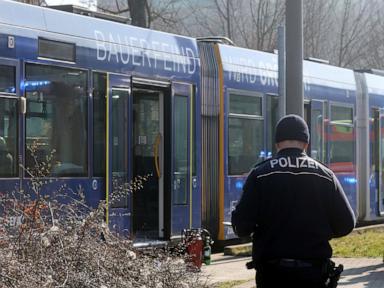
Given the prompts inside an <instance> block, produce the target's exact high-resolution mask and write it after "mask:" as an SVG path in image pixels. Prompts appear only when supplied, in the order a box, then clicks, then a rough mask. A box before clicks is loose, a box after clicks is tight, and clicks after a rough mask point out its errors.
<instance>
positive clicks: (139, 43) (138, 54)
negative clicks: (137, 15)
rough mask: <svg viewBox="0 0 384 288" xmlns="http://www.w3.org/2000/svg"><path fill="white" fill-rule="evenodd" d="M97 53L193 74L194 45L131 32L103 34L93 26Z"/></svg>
mask: <svg viewBox="0 0 384 288" xmlns="http://www.w3.org/2000/svg"><path fill="white" fill-rule="evenodd" d="M94 36H95V39H96V53H97V54H96V57H97V60H99V61H108V62H111V61H113V62H117V63H123V64H129V63H131V64H132V65H134V66H142V67H148V68H154V69H163V70H166V71H170V72H180V73H188V74H194V73H195V72H196V69H197V67H196V66H197V60H196V57H197V55H195V53H194V51H193V49H191V48H189V47H180V46H177V45H174V44H170V43H165V42H159V41H151V42H149V41H147V40H146V39H143V38H138V37H133V36H126V35H124V36H122V35H119V34H112V33H108V34H104V33H103V32H101V31H98V30H95V31H94Z"/></svg>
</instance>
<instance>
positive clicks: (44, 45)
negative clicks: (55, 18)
mask: <svg viewBox="0 0 384 288" xmlns="http://www.w3.org/2000/svg"><path fill="white" fill-rule="evenodd" d="M39 56H40V57H44V58H49V59H57V60H63V61H69V62H75V60H76V46H75V44H73V43H65V42H59V41H53V40H48V39H41V38H40V39H39Z"/></svg>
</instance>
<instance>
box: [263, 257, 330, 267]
mask: <svg viewBox="0 0 384 288" xmlns="http://www.w3.org/2000/svg"><path fill="white" fill-rule="evenodd" d="M266 263H267V264H272V265H278V266H282V267H289V268H309V267H321V266H322V265H324V264H325V263H326V260H320V259H316V260H311V259H289V258H282V259H272V260H267V261H266Z"/></svg>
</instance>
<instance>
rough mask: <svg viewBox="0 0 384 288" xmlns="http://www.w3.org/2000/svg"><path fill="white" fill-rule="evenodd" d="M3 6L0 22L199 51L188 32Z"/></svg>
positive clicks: (4, 0) (4, 1)
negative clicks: (98, 34)
mask: <svg viewBox="0 0 384 288" xmlns="http://www.w3.org/2000/svg"><path fill="white" fill-rule="evenodd" d="M0 7H1V9H0V24H5V25H9V26H15V27H21V28H27V29H34V30H40V31H46V32H51V33H56V34H58V35H60V34H62V35H67V36H74V37H79V38H86V39H92V40H94V39H95V31H98V32H100V33H102V34H103V35H105V36H106V37H105V38H106V41H108V42H115V43H116V44H121V43H119V42H118V40H120V42H121V41H124V39H125V38H127V37H130V38H129V39H131V38H132V37H137V38H138V39H139V41H140V40H141V39H145V41H147V42H151V43H159V45H165V44H163V43H167V44H169V45H172V46H174V47H184V48H190V49H192V50H193V52H196V53H194V55H198V53H197V42H196V39H194V38H191V37H187V36H181V35H176V34H171V33H166V32H161V31H155V30H151V29H147V28H141V27H136V26H132V25H129V24H122V23H117V22H112V21H107V20H104V19H99V18H93V17H89V16H84V15H79V14H73V13H68V12H64V11H60V10H55V9H51V8H47V7H40V6H35V5H29V4H25V3H19V2H16V1H9V0H0ZM127 41H130V40H127ZM139 41H137V43H133V44H132V46H135V45H138V46H139V45H140V43H138V42H139ZM139 48H142V47H139ZM172 53H174V54H180V55H182V52H181V51H180V50H179V49H174V50H172Z"/></svg>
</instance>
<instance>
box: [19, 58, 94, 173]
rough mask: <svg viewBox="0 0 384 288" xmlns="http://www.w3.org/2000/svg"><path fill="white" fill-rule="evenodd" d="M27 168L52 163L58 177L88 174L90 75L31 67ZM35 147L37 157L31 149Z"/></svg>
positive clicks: (28, 82) (29, 75)
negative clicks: (50, 156) (38, 162)
mask: <svg viewBox="0 0 384 288" xmlns="http://www.w3.org/2000/svg"><path fill="white" fill-rule="evenodd" d="M25 91H26V92H25V93H26V97H27V114H26V145H27V149H26V160H25V161H26V168H27V169H28V168H34V165H35V164H34V157H36V158H37V160H38V161H47V158H46V157H47V156H48V155H50V153H51V152H52V151H55V153H54V158H53V160H52V162H53V163H51V164H52V171H51V173H52V175H54V176H85V175H86V174H87V95H86V91H87V76H86V72H84V71H80V70H74V69H67V68H59V67H52V66H45V65H35V64H27V66H26V82H25ZM32 144H34V147H36V151H35V152H34V154H35V155H32V152H31V151H30V149H28V147H30V146H31V145H32Z"/></svg>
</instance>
